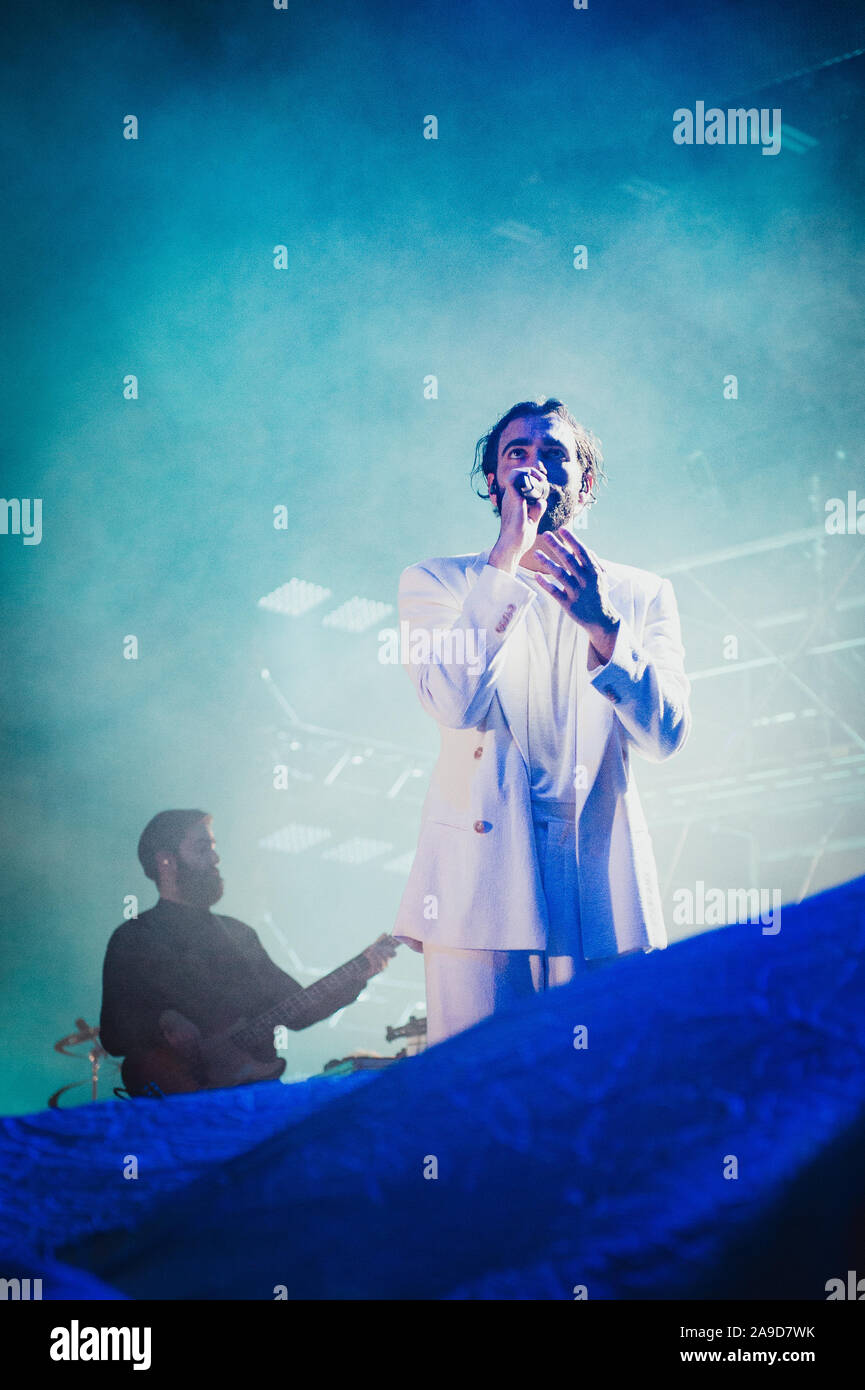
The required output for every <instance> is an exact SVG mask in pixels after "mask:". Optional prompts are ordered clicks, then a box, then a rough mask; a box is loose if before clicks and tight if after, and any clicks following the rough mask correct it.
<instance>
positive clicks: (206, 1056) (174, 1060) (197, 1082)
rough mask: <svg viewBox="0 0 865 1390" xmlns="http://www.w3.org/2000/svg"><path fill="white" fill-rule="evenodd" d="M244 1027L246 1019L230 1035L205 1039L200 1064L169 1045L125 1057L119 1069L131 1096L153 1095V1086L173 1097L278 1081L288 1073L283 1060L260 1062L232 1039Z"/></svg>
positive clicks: (235, 1026) (225, 1034)
mask: <svg viewBox="0 0 865 1390" xmlns="http://www.w3.org/2000/svg"><path fill="white" fill-rule="evenodd" d="M242 1027H243V1020H241V1021H240V1023H238V1024H235V1025H234V1027H233V1028H232V1029H231V1031H230V1032H228V1033H219V1034H217V1035H215V1036H214V1037H212V1038H205V1039H203V1040H202V1042H201V1057H200V1062H199V1063H194V1062H191V1061H190V1060H189V1059H188V1058H187V1057H186V1056H184V1055H183V1054H181V1053H180V1052H179V1051H178V1050H176V1049H175V1048H173V1047H169V1046H168V1044H167V1043H166V1044H165V1045H164V1046H163V1047H154V1048H151V1049H150V1050H148V1051H147V1052H141V1053H138V1054H137V1055H135V1056H131V1057H126V1058H124V1061H123V1064H122V1066H121V1068H120V1071H121V1075H122V1077H123V1084H124V1086H125V1087H126V1089H127V1091H128V1092H129V1094H130V1095H131V1096H145V1095H153V1094H154V1090H153V1088H154V1087H156V1088H157V1089H158V1090H159V1091H161V1092H162V1094H163V1095H166V1096H174V1095H181V1094H183V1093H189V1092H191V1091H215V1090H220V1089H222V1088H223V1087H228V1086H245V1085H247V1084H248V1083H250V1082H253V1081H275V1080H276V1078H277V1077H279V1076H282V1073H283V1072H284V1071H285V1062H284V1060H283V1059H282V1058H281V1057H277V1058H275V1059H274V1060H273V1061H272V1062H259V1061H257V1060H256V1058H254V1057H252V1056H250V1054H249V1053H248V1052H244V1050H243V1049H242V1048H241V1047H239V1046H238V1045H237V1043H235V1042H234V1041H232V1037H231V1034H232V1033H234V1032H235V1031H236V1030H237V1031H239V1030H240V1029H241V1028H242Z"/></svg>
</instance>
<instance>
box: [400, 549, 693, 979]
mask: <svg viewBox="0 0 865 1390" xmlns="http://www.w3.org/2000/svg"><path fill="white" fill-rule="evenodd" d="M489 553H490V552H489V551H488V550H486V551H483V552H482V553H481V554H479V555H457V556H454V557H451V558H446V559H437V560H427V561H425V562H424V563H423V564H418V565H410V566H409V568H408V569H406V570H404V571H403V573H402V575H401V577H400V586H399V613H400V628H401V632H402V633H403V637H405V635H406V632H408V633H409V635H410V641H409V643H408V644H407V645H406V646H405V647H404V650H403V657H402V659H403V661H406V658H407V656H408V655H409V654H412V653H413V654H414V655H415V656H416V657H417V660H415V661H408V672H409V674H410V676H411V678H412V680H413V681H414V684H415V687H416V689H417V692H418V695H419V697H420V701H421V704H422V705H423V707H424V709H425V710H426V711H427V713H428V714H429V715H431V716H432V718H433V719H435V721H436V722H437V724H438V725H439V728H440V733H441V752H440V755H439V759H438V762H437V763H436V766H435V768H434V770H433V774H432V779H431V783H430V787H429V790H428V792H427V796H426V799H425V801H424V806H423V811H422V816H421V830H420V838H419V841H418V847H417V853H416V855H415V858H414V863H413V865H412V869H411V872H410V874H409V879H408V883H407V885H406V889H405V892H404V894H403V897H402V901H401V903H400V907H399V912H398V916H397V922H396V926H395V927H394V935H395V936H396V937H398V938H399V939H400V940H402V941H405V942H406V943H407V944H408V945H409V946H411V947H413V949H415V950H418V951H420V950H423V943H424V942H425V941H429V942H435V943H437V944H439V945H442V946H458V947H463V948H476V949H485V950H499V951H504V950H514V951H519V950H525V951H528V950H533V951H543V950H544V949H545V946H546V937H547V916H546V905H545V901H544V895H543V891H542V887H541V878H540V870H539V866H538V862H537V856H536V853H535V838H534V833H533V828H532V811H531V797H530V782H529V772H528V765H527V757H526V748H527V686H528V681H527V673H528V667H527V663H528V642H527V639H526V631H525V622H524V619H525V615H526V611H527V609H528V608H529V605H530V604H532V603H534V602H536V600H537V595H536V593H534V592H533V591H532V590H531V589H530V588H529V587H528V585H527V584H524V583H522V581H521V580H519V579H516V578H512V577H511V576H510V575H509V574H506V573H505V572H504V571H503V570H499V569H496V568H494V567H493V566H491V565H489V564H488V563H487V560H488V557H489ZM602 563H603V565H604V569H605V570H606V573H607V577H608V581H609V595H610V601H611V603H612V605H613V607H614V608H615V609H616V611H617V612H618V613H620V614H621V617H622V621H621V624H620V626H619V631H618V635H617V638H616V645H615V649H614V651H613V654H612V657H611V658H610V660H609V661H608V662H607V664H606V665H605V666H601V667H598V668H597V669H596V670H594V671H592V672H591V673H590V672H589V671H588V668H587V653H588V637H587V635H586V633H585V632H584V630H583V629H582V628H578V644H577V662H578V675H577V764H578V767H579V766H580V765H582V767H583V768H584V769H585V771H584V774H583V775H582V776H580V777H578V778H577V783H578V785H576V786H575V796H576V817H577V822H578V827H577V834H576V837H575V843H576V854H577V861H578V882H579V893H580V918H581V927H582V934H583V950H584V954H585V956H586V958H587V959H589V960H597V959H601V958H603V957H606V956H614V955H622V954H625V953H626V952H629V951H636V950H643V951H651V950H653V949H655V948H658V947H664V946H666V944H667V934H666V930H665V927H664V919H663V912H662V907H661V896H660V891H659V888H658V878H657V872H656V869H655V861H654V855H653V853H652V842H651V840H650V838H649V832H648V828H647V826H646V820H645V816H644V814H643V810H642V807H641V806H640V800H639V797H638V795H637V788H636V786H635V784H634V780H633V777H632V774H631V766H630V753H631V749H632V748H634V749H635V750H636V751H637V752H638V753H641V754H642V755H643V756H644V757H646V758H648V759H650V760H651V761H653V762H660V761H662V760H663V759H665V758H668V757H669V756H670V755H671V754H672V753H675V752H676V751H677V750H678V749H679V748H681V747H682V745H683V744H684V742H685V739H686V738H687V736H688V730H689V727H690V714H689V710H688V696H689V692H690V686H689V682H688V680H687V677H686V676H685V671H684V650H683V648H682V642H681V635H680V628H679V615H678V611H677V608H676V600H675V596H674V594H673V588H672V585H671V584H670V582H669V580H667V579H661V578H659V576H658V575H656V574H651V573H649V571H647V570H640V569H635V568H633V567H632V566H630V565H619V564H613V563H611V562H607V561H606V560H605V561H603V562H602ZM406 625H408V626H407V627H406ZM459 628H462V629H463V630H464V634H467V636H464V635H463V634H461V633H459V632H458V631H457V629H459ZM437 629H438V630H439V633H440V635H441V632H442V630H444V629H446V630H448V631H450V632H451V637H450V638H448V639H447V642H446V643H445V642H442V643H440V644H439V648H438V650H437V649H436V645H435V636H434V634H435V631H436V630H437ZM473 640H474V641H476V642H477V647H475V646H473ZM463 642H465V646H466V654H467V655H468V656H472V655H474V654H475V651H477V654H478V656H479V658H480V659H479V660H477V661H471V660H458V659H457V660H455V659H454V655H455V651H456V655H457V656H459V655H460V654H461V653H460V652H459V647H460V646H461V645H462V643H463ZM448 645H450V650H448ZM580 783H582V784H584V785H579V784H580Z"/></svg>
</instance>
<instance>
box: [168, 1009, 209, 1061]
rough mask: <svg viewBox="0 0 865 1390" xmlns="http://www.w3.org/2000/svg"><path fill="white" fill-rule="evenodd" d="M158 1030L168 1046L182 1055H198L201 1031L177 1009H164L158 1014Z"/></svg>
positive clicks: (191, 1056)
mask: <svg viewBox="0 0 865 1390" xmlns="http://www.w3.org/2000/svg"><path fill="white" fill-rule="evenodd" d="M159 1031H160V1033H161V1034H162V1036H163V1038H164V1039H165V1041H166V1042H167V1043H168V1045H169V1047H173V1048H174V1049H175V1051H176V1052H179V1053H181V1055H182V1056H184V1057H190V1058H197V1057H198V1056H199V1055H200V1051H201V1033H200V1032H199V1030H198V1028H197V1027H196V1025H195V1024H194V1023H192V1022H190V1020H189V1019H188V1018H185V1017H184V1015H183V1014H181V1013H178V1011H177V1009H166V1010H165V1011H164V1012H163V1013H161V1014H160V1015H159Z"/></svg>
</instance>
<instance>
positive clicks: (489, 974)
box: [423, 806, 600, 1046]
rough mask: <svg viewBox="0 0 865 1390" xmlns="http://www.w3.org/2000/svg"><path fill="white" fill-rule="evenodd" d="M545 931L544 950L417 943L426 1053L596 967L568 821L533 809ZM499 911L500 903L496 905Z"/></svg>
mask: <svg viewBox="0 0 865 1390" xmlns="http://www.w3.org/2000/svg"><path fill="white" fill-rule="evenodd" d="M533 812H534V833H535V845H536V847H537V854H538V864H539V865H540V870H541V883H542V885H543V891H544V899H545V901H546V905H547V916H548V920H549V930H548V933H547V949H546V950H545V951H477V950H467V949H464V948H462V947H457V946H436V945H434V944H431V943H430V942H424V951H423V958H424V973H425V975H426V1003H427V1046H431V1045H432V1044H434V1043H437V1042H442V1041H443V1039H445V1038H450V1037H453V1035H454V1034H455V1033H461V1032H462V1031H463V1030H464V1029H466V1028H471V1027H473V1025H474V1024H475V1023H480V1021H481V1019H484V1018H489V1017H490V1016H491V1015H492V1014H495V1013H499V1012H500V1011H501V1010H502V1009H507V1008H510V1007H512V1006H513V1005H514V1004H516V1003H517V1002H518V1001H519V1000H520V999H525V998H526V997H527V996H528V995H530V994H538V993H540V991H541V990H545V989H551V988H552V987H553V986H555V985H564V984H567V983H568V982H569V981H570V980H572V979H573V978H574V977H575V975H577V974H578V973H581V972H583V971H586V970H591V969H593V968H594V967H595V966H597V965H598V964H599V963H600V962H598V961H587V960H586V959H585V958H584V956H583V946H582V938H581V936H580V897H579V883H578V878H577V857H576V846H575V843H574V840H575V828H574V819H573V816H564V817H560V816H556V815H554V814H549V813H548V812H546V811H545V810H544V809H543V808H542V807H540V806H535V807H533ZM502 911H507V904H506V903H503V904H502Z"/></svg>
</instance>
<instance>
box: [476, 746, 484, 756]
mask: <svg viewBox="0 0 865 1390" xmlns="http://www.w3.org/2000/svg"><path fill="white" fill-rule="evenodd" d="M483 755H484V750H483V748H476V749H475V757H476V758H482V757H483Z"/></svg>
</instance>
